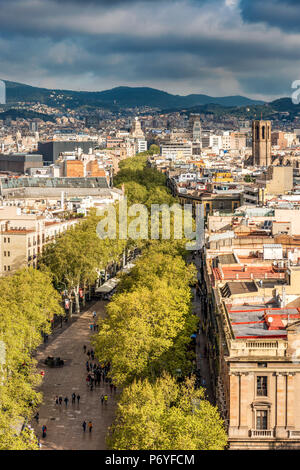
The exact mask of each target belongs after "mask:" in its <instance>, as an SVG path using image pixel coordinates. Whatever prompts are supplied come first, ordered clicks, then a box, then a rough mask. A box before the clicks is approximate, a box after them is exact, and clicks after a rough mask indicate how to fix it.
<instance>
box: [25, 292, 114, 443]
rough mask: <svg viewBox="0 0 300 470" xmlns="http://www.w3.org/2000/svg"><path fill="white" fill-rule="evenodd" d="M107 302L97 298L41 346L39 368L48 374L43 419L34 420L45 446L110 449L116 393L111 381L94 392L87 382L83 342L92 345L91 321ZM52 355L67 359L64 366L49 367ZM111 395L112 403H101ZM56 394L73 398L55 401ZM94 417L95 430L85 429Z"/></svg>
mask: <svg viewBox="0 0 300 470" xmlns="http://www.w3.org/2000/svg"><path fill="white" fill-rule="evenodd" d="M105 303H106V302H101V301H99V302H96V303H95V304H94V305H93V306H92V307H90V309H89V310H88V311H87V312H85V313H84V314H83V315H82V316H80V317H79V318H78V320H77V321H76V322H74V323H72V324H71V325H70V326H69V327H68V328H66V329H64V331H62V332H61V333H60V334H56V335H55V337H54V338H53V339H50V338H49V344H46V345H44V346H42V347H41V349H40V350H39V351H38V352H37V355H36V359H37V360H38V361H39V363H38V368H39V370H43V371H45V377H44V380H43V383H42V385H41V387H40V390H41V392H42V393H43V403H42V405H41V406H40V409H39V414H40V420H39V423H38V424H37V423H32V425H33V426H34V428H35V430H36V433H37V435H38V437H39V438H40V440H41V444H42V450H103V449H106V444H105V437H106V434H107V429H108V427H109V426H110V425H111V423H112V421H113V419H114V413H115V405H116V395H115V394H114V393H112V394H111V393H110V388H109V386H108V385H107V384H105V385H104V384H103V382H101V386H100V387H99V386H97V387H94V390H93V391H92V392H91V391H90V390H89V388H88V387H87V385H86V380H85V379H86V375H87V372H86V365H85V363H86V361H87V359H88V357H87V355H86V354H84V352H83V345H84V344H85V345H86V346H87V349H89V347H90V337H91V334H92V333H91V331H90V329H89V324H90V323H92V322H93V320H92V312H93V311H96V312H97V315H98V316H103V315H104V306H105ZM48 356H53V357H60V358H61V359H63V360H64V361H65V365H64V366H63V367H61V368H49V367H47V366H45V365H44V363H43V362H44V359H45V358H47V357H48ZM73 392H75V393H76V395H77V394H79V395H80V397H81V398H80V403H79V405H78V404H77V400H76V404H75V405H72V403H71V395H72V393H73ZM104 393H106V394H107V395H108V404H107V405H101V401H100V396H101V395H102V394H104ZM56 395H58V396H62V397H63V399H64V398H65V397H66V396H67V397H68V398H69V403H68V406H67V407H66V405H65V403H64V402H63V403H62V405H56V404H55V397H56ZM84 420H85V421H86V422H88V421H89V420H92V422H93V430H92V433H89V432H88V430H87V431H86V433H84V432H83V429H82V422H83V421H84ZM44 424H45V425H46V426H47V437H46V438H45V439H43V438H42V437H41V436H42V432H41V428H42V426H43V425H44Z"/></svg>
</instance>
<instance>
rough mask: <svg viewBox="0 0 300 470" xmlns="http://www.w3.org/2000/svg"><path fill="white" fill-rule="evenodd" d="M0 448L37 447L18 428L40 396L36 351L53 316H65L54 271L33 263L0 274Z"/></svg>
mask: <svg viewBox="0 0 300 470" xmlns="http://www.w3.org/2000/svg"><path fill="white" fill-rule="evenodd" d="M0 289H1V292H2V295H1V298H0V345H1V346H0V348H1V355H0V449H16V450H17V449H19V450H21V449H33V448H37V442H36V439H35V438H34V436H33V435H32V433H31V432H30V431H29V430H28V429H25V430H24V432H20V429H21V425H22V423H23V421H24V420H26V419H29V418H30V417H31V415H32V412H33V410H34V409H35V407H36V406H37V405H38V403H39V402H40V401H41V395H40V394H39V393H38V392H37V391H36V386H37V385H38V384H39V383H40V381H41V376H40V375H39V374H38V373H37V370H36V361H35V360H34V359H33V358H32V352H33V351H34V350H35V349H36V348H37V347H38V345H39V344H40V343H41V342H42V334H43V333H47V334H48V333H50V331H51V320H52V319H53V316H54V315H55V314H56V315H62V314H63V311H62V309H61V307H60V296H59V294H58V293H57V291H56V290H55V289H54V288H53V285H52V276H51V275H50V274H49V273H47V272H40V271H37V270H35V269H33V268H28V269H21V270H19V271H17V272H16V273H14V274H13V275H10V276H7V277H3V278H1V279H0Z"/></svg>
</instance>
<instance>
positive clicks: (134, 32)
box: [0, 0, 300, 100]
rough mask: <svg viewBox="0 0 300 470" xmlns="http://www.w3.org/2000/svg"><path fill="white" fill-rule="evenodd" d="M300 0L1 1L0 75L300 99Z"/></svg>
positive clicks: (81, 86) (84, 85)
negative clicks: (297, 94) (298, 84)
mask: <svg viewBox="0 0 300 470" xmlns="http://www.w3.org/2000/svg"><path fill="white" fill-rule="evenodd" d="M299 18H300V0H0V78H1V79H6V80H12V81H17V82H22V83H27V84H29V85H35V86H41V87H46V88H60V89H73V90H91V91H98V90H104V89H109V88H113V87H116V86H122V85H124V86H125V85H126V86H150V87H153V88H158V89H161V90H165V91H168V92H170V93H175V94H181V95H186V94H190V93H204V94H208V95H211V96H228V95H238V94H239V95H244V96H248V97H252V98H256V99H265V100H271V99H275V98H278V97H282V96H290V95H291V91H292V90H291V84H292V82H293V81H294V80H299V79H300V25H299Z"/></svg>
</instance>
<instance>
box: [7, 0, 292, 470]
mask: <svg viewBox="0 0 300 470" xmlns="http://www.w3.org/2000/svg"><path fill="white" fill-rule="evenodd" d="M68 1H69V2H70V11H71V12H72V15H73V14H74V15H75V16H74V17H73V16H72V15H71V17H72V18H73V22H74V23H72V24H73V26H74V25H75V24H77V23H76V21H75V19H77V16H76V15H77V13H76V12H77V11H78V12H83V11H85V12H87V15H88V14H91V12H93V11H94V10H93V9H96V10H95V11H97V14H99V18H100V16H101V15H100V13H99V12H98V10H97V8H100V9H101V14H102V13H103V14H104V13H107V12H108V13H111V12H112V14H113V15H117V16H118V13H120V18H121V19H120V20H119V21H120V23H118V27H120V31H122V27H123V26H122V25H123V23H122V21H124V22H126V21H128V19H126V18H127V17H126V15H125V13H127V9H128V10H130V11H133V6H132V4H133V5H134V8H136V9H137V10H136V11H135V13H134V15H136V18H138V15H139V14H140V13H139V8H144V9H145V11H148V10H147V9H148V8H149V4H148V3H147V2H141V4H142V6H141V5H140V3H139V2H138V1H134V2H128V4H127V6H126V7H125V6H123V7H121V6H119V4H117V5H116V6H113V7H111V10H110V7H109V6H107V4H106V3H105V2H99V4H100V3H101V5H100V6H99V5H97V2H96V5H94V2H90V3H88V5H87V6H83V5H82V4H81V2H80V1H78V2H76V1H75V0H68ZM164 1H165V2H167V6H166V8H167V10H166V11H169V8H170V6H169V3H168V0H164ZM5 3H6V2H5ZM17 3H18V6H15V9H16V11H17V10H18V9H19V10H20V12H22V14H23V15H24V18H27V19H26V21H27V22H28V27H29V26H30V24H31V20H29V17H28V16H27V14H28V12H30V11H31V7H32V6H31V5H30V2H27V0H26V2H24V4H25V3H26V5H25V6H24V10H22V8H23V7H21V5H20V4H19V1H18V2H17ZM48 3H49V5H50V4H51V5H52V6H53V8H54V10H53V14H54V11H56V10H55V9H56V6H57V5H56V0H53V1H52V0H51V1H50V0H40V1H39V2H37V4H36V8H37V11H36V13H39V14H40V15H41V16H40V17H41V18H42V14H44V13H43V6H44V5H46V4H48ZM117 3H118V2H117ZM149 3H152V2H150V0H149ZM181 3H183V2H182V0H179V1H178V2H176V6H174V8H175V10H176V11H177V9H179V8H180V4H181ZM185 3H186V5H185V8H186V9H187V10H188V11H190V10H189V9H191V11H194V10H192V9H196V8H200V10H201V12H202V14H204V13H205V14H207V15H208V14H209V12H210V6H209V5H208V4H209V2H204V4H205V5H204V6H203V5H200V6H198V7H197V6H195V5H194V4H192V2H190V0H188V1H187V2H185ZM214 3H215V4H218V6H219V8H220V12H221V13H220V12H219V13H214V15H217V16H218V15H219V14H220V15H221V16H222V14H223V13H224V15H225V14H226V15H227V18H228V21H229V19H230V21H235V22H236V23H234V24H235V27H236V28H237V29H239V28H241V24H243V27H244V28H248V29H247V31H246V32H247V34H248V32H249V31H252V30H253V32H254V33H255V32H256V33H257V34H261V35H263V34H265V35H267V34H269V30H268V28H267V26H268V27H269V28H270V31H271V33H272V34H274V37H276V40H277V41H278V44H279V43H280V41H282V42H284V41H288V40H287V39H286V35H288V33H286V30H285V27H284V26H283V25H282V24H281V22H280V21H279V19H278V18H277V20H276V19H275V16H274V17H273V16H272V18H273V20H272V21H273V22H274V24H273V23H272V22H271V20H270V24H269V23H268V20H267V19H266V18H264V17H261V16H260V15H259V13H258V10H256V9H255V6H257V2H256V1H254V0H253V3H252V4H251V5H250V4H248V2H247V1H234V0H232V1H223V0H214ZM267 3H268V2H267ZM283 3H284V4H285V5H286V7H287V8H289V9H290V10H289V12H291V11H294V9H295V10H296V9H297V8H298V5H295V2H291V1H284V2H283ZM130 4H131V5H130ZM269 4H270V5H271V4H272V5H271V6H272V7H274V5H273V4H275V6H276V8H278V9H279V10H280V9H281V7H280V6H279V3H278V2H277V0H269V3H268V5H269ZM49 5H48V7H49ZM25 7H26V8H25ZM48 7H47V8H48ZM10 8H12V7H11V6H8V5H7V10H5V14H4V16H5V21H6V23H5V24H6V26H5V27H7V28H8V30H9V26H8V25H9V24H10V18H11V16H10V10H9V9H10ZM27 8H28V10H27ZM64 8H67V7H62V16H63V17H64V15H65V9H64ZM85 8H86V10H85ZM122 8H123V9H122ZM274 8H275V7H274ZM284 8H285V7H284V6H282V10H280V11H281V13H282V15H283V10H284ZM77 9H78V10H77ZM102 9H103V10H102ZM119 9H120V12H119ZM279 10H278V11H279ZM66 11H67V12H68V9H67V10H66ZM99 11H100V10H99ZM141 11H142V12H143V13H144V10H141ZM178 11H179V10H178ZM180 11H181V10H180ZM195 11H196V10H195ZM274 11H277V10H274ZM47 12H48V9H47ZM222 12H223V13H222ZM108 13H107V14H108ZM174 14H175V13H174ZM122 15H125V16H124V18H125V19H126V21H125V19H124V18H123V16H122ZM134 15H133V16H134ZM199 15H200V13H199ZM248 15H249V16H248ZM255 15H257V16H255ZM134 17H135V16H134ZM74 18H75V19H74ZM86 18H87V17H86ZM101 18H102V17H101ZM107 18H109V16H107ZM113 18H114V20H115V16H113ZM207 18H208V19H206V20H205V21H208V23H209V22H211V23H209V24H214V19H215V16H213V18H214V19H211V18H210V17H209V16H207ZM218 18H219V17H218ZM220 18H221V17H220ZM220 18H219V20H218V21H219V22H220V25H221V26H220V27H221V28H223V27H225V26H224V25H223V23H222V22H221V19H220ZM237 18H238V20H237ZM253 18H255V20H254V19H253ZM171 20H172V19H170V21H171ZM283 20H284V16H282V22H283ZM70 21H71V20H70ZM86 21H87V19H86ZM89 21H91V19H90V18H89ZM99 21H100V19H99ZM101 21H102V20H101ZM107 21H108V20H107ZM172 21H174V20H172ZM240 22H242V23H240ZM175 23H176V22H174V24H175ZM183 23H185V17H184V16H183ZM0 24H1V19H0ZM26 24H27V23H26ZM99 24H100V23H99ZM101 24H102V26H103V28H104V26H105V24H103V23H101ZM126 24H127V23H126ZM163 24H164V20H163V19H162V18H160V17H159V19H158V26H159V27H161V26H163ZM147 25H148V23H147V21H146V19H145V28H146V26H147ZM158 26H157V27H158ZM74 27H75V26H74ZM89 27H91V28H92V22H91V23H90V26H89ZM97 27H98V24H97ZM185 27H186V28H188V26H187V25H186V26H185ZM193 27H194V25H192V24H191V31H192V30H193ZM297 27H298V26H297V25H292V26H291V28H292V30H293V31H294V29H293V28H296V31H297V32H298V30H297ZM18 28H20V31H22V34H24V37H26V41H28V38H29V37H30V38H31V36H30V34H31V33H30V34H29V33H28V31H27V30H26V31H25V30H23V29H24V28H25V26H22V25H20V24H18ZM66 28H67V30H68V28H69V26H68V25H67V26H66ZM25 29H26V28H25ZM50 29H51V28H50ZM50 29H49V32H48V34H49V37H50V36H51V34H52V33H51V32H50ZM104 29H105V28H104ZM279 30H280V31H282V38H281V39H280V40H279V39H278V37H277V36H276V34H278V31H279ZM37 31H38V29H37ZM274 31H277V33H276V34H275V32H274ZM297 32H294V37H295V38H296V39H295V41H296V42H297V41H298V42H299V41H300V39H299V37H298V35H297ZM271 33H270V34H271ZM39 34H40V37H39V41H40V44H41V47H44V42H43V41H44V40H45V36H44V35H43V34H41V33H39ZM53 34H54V33H53ZM69 34H71V33H69ZM72 34H73V33H72ZM93 34H94V33H93ZM97 34H98V32H97ZM109 34H110V33H109V32H105V31H104V33H103V35H104V36H101V38H102V39H103V37H106V36H107V37H108V36H109ZM120 34H121V33H120ZM139 34H141V37H143V34H144V33H139ZM147 34H150V32H149V31H148V30H147V28H146V30H145V37H146V36H147ZM224 34H225V33H224ZM226 34H227V33H226ZM228 34H229V33H228ZM240 34H241V33H240ZM245 34H246V33H245ZM0 36H1V33H0ZM125 36H126V35H125ZM125 36H124V38H125ZM3 37H5V34H4V35H3ZM15 37H16V38H17V35H16V36H15ZM71 37H72V35H71V36H70V38H71ZM245 37H246V36H245ZM290 37H291V36H290ZM126 38H127V36H126ZM172 38H173V36H172ZM0 39H1V37H0ZM31 39H32V38H31ZM31 39H30V40H31ZM106 39H107V38H106ZM251 40H252V41H253V38H252V39H251ZM10 41H12V39H10ZM107 41H108V39H107ZM108 42H109V41H108ZM74 44H75V42H74ZM74 44H73V46H74ZM79 44H80V41H79V42H78V43H76V47H77V48H76V54H80V53H81V51H80V47H79ZM83 44H84V41H83V40H82V43H81V47H83ZM69 46H70V44H69V45H68V47H69ZM115 46H116V44H115ZM47 47H48V46H47ZM64 47H65V46H63V45H62V44H60V46H59V47H58V48H56V47H54V49H53V48H52V46H51V48H50V46H49V50H50V49H51V56H55V64H56V65H55V66H57V67H58V64H59V65H62V64H64V65H65V63H68V60H67V56H68V54H71V53H72V51H73V49H72V48H70V49H69V48H67V52H68V53H66V54H65V52H64V53H63V54H62V51H65V50H64ZM74 47H75V46H74ZM97 47H99V44H98V43H97ZM107 47H108V46H107ZM118 47H120V46H119V45H118ZM127 47H128V48H129V46H127ZM136 47H137V46H136ZM143 47H145V50H147V47H150V46H149V44H148V45H144V46H143ZM226 47H227V46H226V45H224V51H226ZM243 47H244V45H241V48H243ZM256 47H257V48H258V47H260V46H258V44H256ZM124 48H125V45H124ZM179 49H180V48H179ZM212 49H213V48H212ZM91 50H92V48H91ZM121 50H122V48H120V50H119V54H121V52H120V51H121ZM191 50H192V49H191ZM235 50H236V49H235ZM70 51H71V52H70ZM128 51H129V49H128ZM227 52H228V51H227ZM164 53H165V52H163V54H164ZM191 53H192V52H191ZM215 53H216V54H217V52H215ZM39 54H40V52H39ZM60 54H62V57H63V59H61V56H60ZM203 54H204V53H203ZM265 54H266V52H265V51H263V54H262V56H263V58H265ZM270 54H271V53H270ZM129 55H130V54H129V52H128V57H129ZM7 56H8V54H6V53H4V52H3V49H2V46H1V42H0V59H1V57H3V58H4V59H5V62H4V63H5V68H3V70H2V69H1V70H0V285H1V296H0V378H1V380H0V450H3V451H7V450H15V451H24V450H26V451H61V450H85V451H102V452H104V454H103V456H104V459H105V460H103V462H104V463H105V464H107V465H126V466H129V467H130V468H135V467H137V466H140V467H141V468H143V462H144V463H145V462H146V461H147V459H148V457H149V456H150V457H149V458H150V460H148V461H147V463H150V464H156V465H161V464H167V463H171V464H177V465H182V464H185V465H193V464H199V460H198V461H196V460H195V456H196V455H197V453H196V452H195V451H207V450H208V451H221V450H225V451H226V452H225V454H226V455H227V454H230V452H229V451H236V450H238V451H241V450H243V451H258V450H268V451H273V450H289V451H295V450H300V408H299V402H298V393H300V287H299V286H300V217H299V210H300V104H299V102H298V101H297V99H296V98H295V96H296V93H297V92H298V90H297V83H296V82H295V83H296V85H295V84H292V81H293V78H295V79H296V78H297V77H291V79H290V84H292V85H291V87H292V90H296V91H295V92H294V94H293V93H292V92H291V93H290V96H288V97H285V96H286V94H285V90H286V84H284V85H283V86H282V88H280V85H279V84H280V83H281V81H284V80H285V78H286V77H281V76H280V80H279V81H278V83H276V85H275V79H274V83H273V85H274V90H273V91H271V89H270V93H267V92H266V90H263V89H259V86H258V87H257V89H256V90H251V87H249V88H247V86H246V85H244V88H243V86H242V84H243V83H244V82H243V79H242V78H241V77H242V76H243V72H244V67H245V66H244V65H242V66H241V68H239V69H237V71H236V74H237V75H236V77H238V78H236V82H234V84H235V86H236V88H237V92H236V93H234V92H232V90H233V88H232V86H230V87H229V83H230V84H231V82H230V79H229V78H228V92H224V91H223V85H222V87H220V88H219V90H220V91H219V92H218V93H214V94H213V93H211V89H210V88H209V82H210V80H212V77H213V75H214V74H215V73H217V72H216V71H217V70H218V67H216V69H214V70H213V72H212V76H211V77H210V78H208V79H207V80H208V81H207V82H205V83H207V85H208V94H203V93H202V94H199V93H198V94H197V93H194V91H195V89H196V88H195V87H196V86H198V85H197V83H198V82H195V86H194V82H193V81H192V76H191V77H190V78H189V79H187V83H188V84H189V85H187V89H186V90H185V88H184V82H183V86H181V88H178V89H177V88H176V86H175V82H174V81H173V80H172V79H171V77H169V79H168V80H169V82H170V90H172V93H171V92H167V91H161V89H162V88H165V89H166V88H167V87H166V86H164V87H161V88H160V83H164V82H162V81H160V80H162V78H164V77H165V75H164V74H162V77H160V73H157V76H156V78H155V79H153V84H154V86H153V87H152V86H148V85H149V84H150V85H151V83H150V82H151V80H150V82H149V81H148V80H146V79H144V80H141V81H140V83H139V77H138V76H137V78H136V79H134V80H133V79H132V80H129V78H128V79H124V83H125V84H126V86H125V85H124V86H123V85H120V83H122V80H121V78H122V73H123V74H124V76H125V77H126V76H128V77H130V76H131V75H130V74H129V72H128V70H127V69H126V67H125V66H124V69H123V71H122V70H120V69H119V68H118V77H119V78H120V80H121V82H120V81H118V80H111V83H112V84H114V85H116V86H113V85H112V86H111V87H110V88H109V87H106V89H105V90H104V91H95V87H94V85H93V83H94V82H91V81H90V80H91V76H92V75H93V74H92V73H91V74H90V75H87V78H86V80H87V81H86V82H84V83H83V86H78V85H76V83H77V82H76V76H77V75H76V73H78V74H79V71H78V72H76V73H75V72H72V73H74V80H75V82H74V87H73V86H72V84H71V85H70V87H69V88H67V87H65V86H64V84H65V81H64V80H63V79H61V80H62V81H61V83H62V85H61V86H60V85H57V83H60V82H59V81H56V78H57V80H59V73H57V76H56V78H55V80H53V77H52V75H49V76H48V79H47V77H46V76H44V77H43V80H41V86H37V83H38V82H37V81H36V79H32V80H30V79H28V80H27V77H29V78H30V76H29V75H28V70H27V69H26V70H27V71H26V74H25V75H24V77H25V79H24V81H26V83H28V84H24V83H23V80H22V75H21V74H20V73H17V72H16V73H14V70H15V68H14V67H11V66H9V61H7ZM34 57H35V60H37V57H40V55H38V56H34ZM164 57H165V56H164ZM56 59H57V61H56ZM86 60H87V59H86ZM93 60H95V59H93ZM119 60H121V59H120V57H119ZM128 60H129V58H128ZM140 60H142V59H140ZM178 60H180V53H179V56H178ZM218 60H219V61H220V63H221V62H222V58H221V57H219V58H218ZM227 60H228V61H229V59H228V58H227ZM236 60H237V62H238V59H236ZM251 60H254V59H253V57H251ZM19 61H20V64H21V63H22V58H21V57H20V58H19ZM30 61H32V57H30ZM114 61H116V63H117V58H116V56H115V55H113V56H112V58H111V62H109V64H110V65H109V67H110V66H111V63H114ZM239 61H240V62H241V63H242V62H243V60H242V58H240V59H239ZM229 62H230V61H229ZM84 63H85V62H84V61H83V64H84ZM184 64H185V66H186V68H187V69H188V66H187V65H186V62H184ZM73 65H74V64H73V62H72V65H71V59H70V63H69V66H70V68H72V67H73ZM82 66H83V67H84V65H82ZM141 66H142V65H141ZM143 66H144V67H146V64H145V63H144V64H143ZM269 66H271V65H269V64H268V65H267V67H269ZM161 67H162V69H161V70H164V73H166V70H165V69H164V67H163V65H161ZM232 67H233V69H234V67H235V66H233V65H232ZM54 68H55V67H54ZM121 68H122V67H121ZM170 68H171V71H172V74H173V73H174V72H173V71H174V68H173V66H172V67H170ZM16 70H17V68H16ZM109 70H110V69H109ZM224 70H225V69H224ZM2 73H3V76H1V74H2ZM49 73H50V72H49ZM60 73H61V74H63V71H60ZM65 73H67V72H65ZM68 73H69V72H68ZM80 73H82V72H81V71H80ZM135 73H138V72H137V71H136V72H135ZM139 73H141V71H139ZM147 73H148V74H149V69H148V72H147ZM206 73H207V74H208V68H207V69H206ZM261 73H262V72H261ZM126 74H127V75H126ZM225 75H226V74H225ZM103 77H105V71H104V72H103ZM47 80H48V81H47ZM103 80H104V78H103ZM239 80H240V81H239ZM257 80H258V82H259V81H261V83H263V82H264V78H263V77H262V76H261V75H259V77H258V79H257ZM29 82H30V83H31V85H29ZM47 83H49V85H47ZM85 83H86V84H85ZM96 83H97V81H96ZM103 83H106V82H105V81H103ZM177 83H179V82H177ZM285 83H286V82H285ZM45 84H46V85H45ZM143 84H145V86H142V85H143ZM299 85H300V82H299V84H298V86H299ZM156 86H157V87H156ZM251 86H252V85H251ZM262 87H263V85H262ZM270 87H271V85H270ZM73 88H74V90H73ZM103 88H104V87H103ZM99 89H101V86H100V87H99ZM201 89H202V90H203V86H202V87H201ZM277 89H278V90H280V91H278V92H276V91H275V90H277ZM82 90H89V91H82ZM178 90H179V91H180V93H179V92H177V91H178ZM281 90H282V91H281ZM248 91H249V93H248ZM217 94H218V96H219V97H216V96H215V95H217ZM212 95H214V96H212ZM221 95H223V96H221ZM246 95H247V96H246ZM248 96H249V97H248ZM298 282H299V284H298ZM121 451H132V452H131V453H126V456H127V457H124V454H122V452H121ZM141 451H142V452H141ZM146 451H148V452H150V451H161V452H160V453H156V454H155V453H154V454H151V453H149V454H147V453H145V452H146ZM40 454H42V455H43V452H41V453H40ZM145 456H146V457H145Z"/></svg>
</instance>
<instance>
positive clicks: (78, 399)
mask: <svg viewBox="0 0 300 470" xmlns="http://www.w3.org/2000/svg"><path fill="white" fill-rule="evenodd" d="M79 401H80V395H79V394H78V395H77V404H78V405H79Z"/></svg>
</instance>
